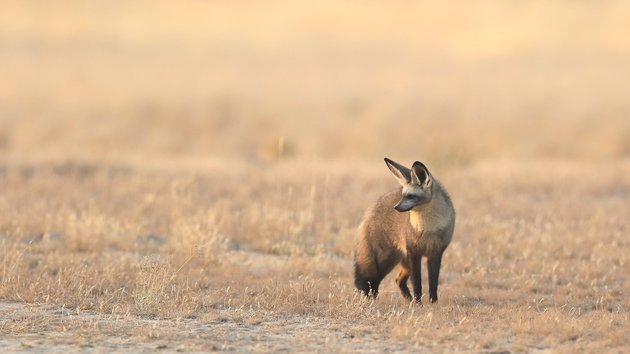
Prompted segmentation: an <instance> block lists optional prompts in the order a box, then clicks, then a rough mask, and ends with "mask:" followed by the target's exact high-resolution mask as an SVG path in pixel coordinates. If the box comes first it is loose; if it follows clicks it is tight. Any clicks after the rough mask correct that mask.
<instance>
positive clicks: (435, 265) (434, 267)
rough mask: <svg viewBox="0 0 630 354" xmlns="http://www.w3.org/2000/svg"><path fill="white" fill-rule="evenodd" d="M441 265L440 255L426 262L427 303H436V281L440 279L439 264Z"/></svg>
mask: <svg viewBox="0 0 630 354" xmlns="http://www.w3.org/2000/svg"><path fill="white" fill-rule="evenodd" d="M441 263H442V253H439V254H438V255H437V256H435V257H433V258H431V259H429V260H427V266H428V267H429V301H431V302H437V300H438V295H437V289H438V279H439V277H440V264H441Z"/></svg>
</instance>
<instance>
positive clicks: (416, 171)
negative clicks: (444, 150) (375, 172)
mask: <svg viewBox="0 0 630 354" xmlns="http://www.w3.org/2000/svg"><path fill="white" fill-rule="evenodd" d="M385 163H386V164H387V167H389V169H390V171H392V173H393V174H394V176H395V177H396V178H397V179H398V182H400V185H402V199H400V201H399V202H398V204H396V206H394V209H396V210H397V211H399V212H403V211H409V210H411V209H413V208H415V207H417V206H419V205H422V204H426V203H428V202H429V201H431V197H432V190H433V177H432V176H431V174H430V173H429V170H427V167H426V166H425V165H424V164H423V163H422V162H420V161H416V162H414V163H413V165H412V166H411V169H408V168H407V167H405V166H403V165H401V164H399V163H397V162H395V161H392V160H390V159H388V158H385Z"/></svg>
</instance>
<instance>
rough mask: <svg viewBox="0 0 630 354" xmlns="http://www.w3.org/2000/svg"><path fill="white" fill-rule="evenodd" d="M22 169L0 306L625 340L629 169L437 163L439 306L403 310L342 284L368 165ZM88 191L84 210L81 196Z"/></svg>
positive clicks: (487, 346)
mask: <svg viewBox="0 0 630 354" xmlns="http://www.w3.org/2000/svg"><path fill="white" fill-rule="evenodd" d="M379 167H380V168H379ZM25 168H27V167H25V166H14V165H9V166H6V168H5V173H4V175H3V184H4V185H5V186H6V187H7V188H6V191H5V195H4V201H5V203H4V204H3V205H5V207H3V210H2V213H1V215H2V219H1V220H0V221H1V222H2V224H1V225H2V230H3V236H2V243H3V247H2V250H3V251H2V258H0V259H2V272H3V277H2V284H1V286H0V296H1V297H2V298H4V299H8V300H14V301H15V300H17V301H23V302H26V303H34V304H48V305H53V304H54V305H57V306H64V307H65V308H69V309H72V311H76V312H84V311H86V310H87V311H89V312H90V313H93V312H95V313H97V314H101V315H106V316H114V317H118V316H122V318H124V319H125V320H124V321H126V322H125V323H129V322H130V321H134V319H136V320H135V321H138V320H139V319H142V318H147V316H148V318H159V319H163V321H166V322H167V323H170V324H168V325H165V326H167V327H168V328H170V327H169V326H175V328H174V329H171V330H172V331H174V332H173V333H177V328H179V327H178V326H179V325H177V323H179V322H180V321H182V320H185V319H186V321H193V322H195V323H197V324H198V325H202V324H203V323H207V321H218V323H223V326H227V324H226V323H231V322H232V321H236V323H245V324H246V325H247V324H249V325H252V326H256V325H258V324H262V323H267V322H268V321H272V320H273V321H276V320H279V319H281V318H285V319H286V318H289V319H291V320H292V321H295V319H296V318H302V319H305V321H308V320H307V319H309V318H315V319H316V320H317V321H324V322H325V323H326V326H325V327H324V328H328V327H329V326H332V327H334V328H336V329H331V330H332V332H331V333H328V335H333V336H334V334H335V333H336V331H339V332H340V333H341V334H343V336H345V337H343V338H345V341H344V342H343V345H342V346H340V347H339V348H338V349H341V348H346V349H348V348H352V345H353V341H354V342H360V339H361V338H364V337H369V338H372V339H373V338H376V339H378V340H379V341H380V340H385V341H391V342H393V343H399V344H400V343H407V344H404V346H403V347H407V348H411V347H410V346H414V345H417V346H419V347H420V348H442V349H444V348H449V349H448V350H461V349H466V350H481V351H484V350H488V351H496V350H510V351H520V350H532V349H533V348H540V349H545V348H556V349H562V348H564V349H565V350H575V349H580V348H581V349H583V350H589V351H590V350H596V351H599V350H612V349H615V348H617V349H620V348H624V347H626V346H627V345H628V342H627V340H626V338H625V336H624V335H623V334H622V333H624V332H625V331H627V329H628V326H629V322H628V321H629V320H630V319H629V317H628V309H629V308H630V302H629V301H628V298H627V296H625V295H624V294H627V293H628V291H630V288H628V284H630V283H629V280H630V279H628V272H627V268H628V262H629V259H628V254H630V253H629V252H628V251H629V250H630V244H628V242H627V239H626V237H625V235H627V232H628V228H627V222H626V219H627V211H628V210H629V205H628V200H629V198H628V196H629V193H630V180H629V179H628V177H627V176H629V175H630V174H629V173H630V164H629V163H628V162H617V163H615V164H609V163H602V164H595V163H591V162H589V163H562V162H556V161H550V162H541V161H534V162H522V163H518V164H514V163H509V162H503V163H488V164H476V165H475V166H469V167H457V168H455V167H450V168H445V169H443V170H439V175H440V176H443V177H442V180H443V182H444V183H445V184H446V185H447V186H450V190H451V193H452V195H453V199H454V201H455V203H456V205H457V207H458V212H459V219H458V225H457V232H456V237H455V240H454V242H453V244H452V245H451V247H450V249H449V250H448V252H447V254H446V258H445V261H444V269H443V272H442V278H441V280H442V286H441V294H442V296H441V300H440V304H438V305H436V306H429V305H425V306H409V305H408V304H407V303H406V302H404V301H403V300H402V297H401V296H400V295H399V294H398V293H397V291H396V288H395V286H394V284H393V280H392V281H391V284H390V282H388V281H386V285H385V288H384V289H383V290H384V291H383V294H382V296H381V297H380V298H379V300H378V301H376V302H374V303H372V302H369V301H368V302H366V301H365V299H363V298H362V297H360V296H358V295H357V294H356V293H355V292H354V289H353V286H352V279H351V267H352V262H351V259H352V258H351V254H352V243H353V241H352V239H353V237H354V228H355V226H356V224H357V223H358V221H359V219H360V216H361V213H362V209H363V208H362V207H363V206H364V205H366V204H368V203H369V201H370V200H373V199H375V198H376V196H378V194H379V193H381V192H382V191H385V190H387V189H388V188H390V187H391V186H392V185H393V184H395V181H393V180H391V179H390V178H389V176H387V174H386V173H384V172H386V171H385V169H384V166H380V163H379V164H378V165H377V166H374V167H373V168H369V167H367V166H353V168H347V167H343V166H334V167H333V168H332V169H331V168H329V167H328V166H326V164H312V165H310V166H305V165H303V164H302V163H300V162H297V161H291V162H286V163H280V164H274V165H269V166H267V168H265V169H262V170H260V169H252V168H251V167H248V166H237V165H234V166H231V167H230V168H228V169H226V168H225V167H219V168H210V169H208V170H200V169H194V170H186V169H183V168H182V169H179V172H176V173H175V172H172V171H170V169H171V168H172V166H170V165H169V166H167V167H165V170H163V171H160V169H159V168H155V169H154V170H152V171H151V172H143V171H140V170H135V169H133V168H128V169H125V170H126V171H127V172H126V173H125V174H123V175H120V174H115V173H114V174H113V173H112V172H111V171H112V168H111V166H110V167H107V166H100V167H95V168H94V169H93V170H92V171H91V172H89V173H82V174H77V172H76V171H63V172H60V171H58V172H54V171H55V167H54V166H51V167H49V168H46V167H34V168H33V170H32V171H31V172H29V173H30V176H29V177H28V178H25V177H24V169H25ZM296 168H297V169H298V170H300V171H304V170H306V169H310V172H309V173H308V175H309V177H308V179H307V180H308V182H306V183H303V181H304V178H301V176H295V174H292V173H290V172H291V171H293V170H295V169H296ZM534 171H547V173H542V172H534ZM357 172H359V174H360V176H361V177H360V178H356V174H357ZM252 176H255V177H252ZM250 180H253V181H255V183H247V182H248V181H250ZM350 181H351V183H350ZM280 182H281V183H280ZM67 183H69V184H70V185H72V187H73V188H71V189H70V188H64V185H66V184H67ZM274 184H275V185H274ZM349 184H352V186H348V187H349V188H346V186H347V185H349ZM102 188H105V189H106V191H107V193H98V190H99V189H102ZM35 190H37V191H38V192H37V194H33V193H34V191H35ZM225 190H227V191H230V192H229V193H226V192H225ZM34 195H38V196H41V198H34V197H33V196H34ZM86 195H89V196H90V197H89V199H90V201H89V204H90V205H93V206H94V207H92V208H90V207H86V206H84V205H81V204H80V203H77V200H81V199H82V196H86ZM148 195H152V196H153V197H151V198H149V197H147V196H148ZM252 196H254V197H252ZM147 200H150V203H149V204H147V203H148V202H147ZM37 204H41V205H43V210H37V209H38V207H37ZM9 206H10V207H9ZM96 206H98V208H96ZM40 208H42V206H40ZM29 210H32V211H31V212H29ZM32 215H41V218H37V220H33V216H32ZM53 215H54V217H53ZM104 220H107V222H105V221H104ZM76 230H83V231H82V232H84V234H83V235H84V237H83V241H81V242H78V239H77V236H73V235H72V233H71V232H78V231H76ZM390 280H391V279H390ZM138 316H139V317H138ZM168 319H171V321H173V322H172V323H171V322H168ZM221 319H223V320H221ZM222 321H223V322H222ZM280 322H281V321H280ZM187 323H188V322H187ZM77 326H78V325H77ZM103 326H104V325H103ZM128 326H131V325H128ZM79 327H80V326H79ZM88 327H89V326H88ZM123 327H124V326H123ZM145 327H146V326H145ZM145 327H142V328H145ZM219 327H220V326H219ZM2 328H3V331H5V332H8V333H16V334H19V333H30V332H31V331H38V329H37V327H36V328H35V329H33V328H31V327H28V326H26V327H19V326H18V327H13V326H11V325H10V324H9V323H4V324H3V325H2ZM54 328H57V327H55V326H52V325H51V327H50V329H49V330H54ZM97 328H101V327H98V326H97ZM146 328H149V329H150V326H148V327H146ZM165 328H166V327H165ZM267 329H268V330H269V331H271V329H269V328H267ZM77 330H79V329H77ZM82 330H86V331H87V330H88V329H82ZM276 330H278V329H277V328H276ZM320 330H321V328H320ZM125 331H126V332H125V333H128V334H129V335H138V333H136V332H134V330H132V329H131V328H127V329H125ZM169 331H170V330H169ZM140 332H142V330H141V331H140ZM197 332H198V331H197V330H195V331H193V333H197ZM172 336H176V334H172ZM191 336H194V335H193V334H191ZM167 337H168V336H167ZM169 338H170V337H169ZM225 341H226V343H229V344H230V345H246V344H247V345H249V344H252V343H250V342H247V341H246V342H243V343H240V344H235V343H238V341H235V343H232V342H230V341H229V340H227V339H225ZM287 341H289V339H287ZM346 341H349V342H346ZM191 343H198V342H197V341H192V342H191ZM338 344H339V343H338ZM191 345H192V344H191ZM195 345H196V344H195ZM226 345H227V344H226ZM191 348H192V347H191Z"/></svg>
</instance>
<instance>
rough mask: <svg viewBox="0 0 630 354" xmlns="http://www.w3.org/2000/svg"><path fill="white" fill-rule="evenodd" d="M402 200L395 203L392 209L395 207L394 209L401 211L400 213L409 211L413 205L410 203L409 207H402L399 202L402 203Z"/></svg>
mask: <svg viewBox="0 0 630 354" xmlns="http://www.w3.org/2000/svg"><path fill="white" fill-rule="evenodd" d="M402 202H403V201H402V200H401V201H400V202H399V203H398V204H396V205H395V206H394V209H396V211H398V212H401V213H402V212H405V211H409V210H411V209H412V208H413V205H412V206H411V207H406V206H404V207H403V206H402V205H401V204H402Z"/></svg>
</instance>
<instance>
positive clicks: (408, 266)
mask: <svg viewBox="0 0 630 354" xmlns="http://www.w3.org/2000/svg"><path fill="white" fill-rule="evenodd" d="M385 162H386V163H387V166H388V167H389V168H390V170H391V171H392V173H393V174H394V176H396V177H397V178H398V180H399V182H400V184H401V185H402V188H398V189H397V190H395V191H392V192H389V193H387V194H385V195H383V196H381V197H380V198H379V199H378V200H377V201H376V204H374V205H373V206H372V207H371V208H369V209H368V210H367V212H366V214H365V217H364V218H363V222H362V223H361V225H360V226H359V233H358V239H357V248H356V256H355V267H354V283H355V286H356V287H357V289H359V290H361V291H363V293H364V294H365V295H368V296H374V297H376V296H377V295H378V288H379V285H380V283H381V281H382V280H383V278H384V277H385V276H386V275H387V274H388V273H389V272H391V271H392V269H394V267H395V266H396V265H398V264H400V270H399V272H398V277H397V278H396V283H397V284H398V287H399V288H400V291H401V293H402V295H403V296H404V297H405V298H406V299H409V300H412V299H414V298H415V300H416V301H418V302H419V301H420V298H421V296H422V284H421V276H420V273H421V260H422V257H426V259H427V266H428V268H429V300H430V301H431V302H436V301H437V299H438V296H437V288H438V278H439V274H440V263H441V261H442V254H443V252H444V250H445V249H446V247H447V246H448V245H449V243H450V242H451V238H452V236H453V230H454V228H455V209H454V208H453V203H452V202H451V199H450V197H449V195H448V193H447V192H446V190H445V189H444V187H442V185H441V184H440V183H439V182H438V181H437V180H436V179H434V178H433V176H432V175H431V174H430V173H429V171H428V170H427V168H426V167H425V166H424V165H423V164H422V163H420V162H417V161H416V162H415V163H414V164H413V166H412V168H411V169H409V168H406V167H404V166H402V165H400V164H398V163H396V162H394V161H392V160H389V159H387V158H386V159H385ZM409 277H411V282H412V284H413V297H412V295H411V292H410V291H409V287H408V286H407V280H408V279H409Z"/></svg>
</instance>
